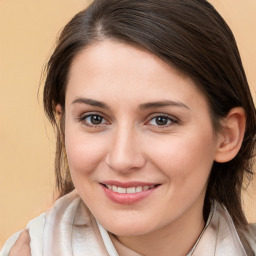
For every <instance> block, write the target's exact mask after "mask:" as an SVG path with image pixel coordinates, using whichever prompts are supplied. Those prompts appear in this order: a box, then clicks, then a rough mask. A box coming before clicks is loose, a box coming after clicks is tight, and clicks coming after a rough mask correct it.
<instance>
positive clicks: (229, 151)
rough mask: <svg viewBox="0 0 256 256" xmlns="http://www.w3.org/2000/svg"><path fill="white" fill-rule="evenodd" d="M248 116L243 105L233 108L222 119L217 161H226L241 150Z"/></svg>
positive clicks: (216, 154)
mask: <svg viewBox="0 0 256 256" xmlns="http://www.w3.org/2000/svg"><path fill="white" fill-rule="evenodd" d="M245 125H246V116H245V112H244V109H243V108H241V107H236V108H232V109H231V110H230V112H229V113H228V115H227V116H226V117H225V118H224V119H223V120H222V121H221V126H222V129H221V133H220V134H219V137H218V144H217V149H216V153H215V161H216V162H219V163H225V162H228V161H230V160H232V159H233V158H234V157H235V156H236V155H237V153H238V152H239V150H240V148H241V145H242V142H243V138H244V133H245Z"/></svg>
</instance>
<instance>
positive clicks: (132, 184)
mask: <svg viewBox="0 0 256 256" xmlns="http://www.w3.org/2000/svg"><path fill="white" fill-rule="evenodd" d="M100 183H101V184H103V185H114V186H117V187H122V188H131V187H139V186H142V187H144V186H152V185H159V183H152V182H144V181H143V182H141V181H129V182H121V181H115V180H108V181H102V182H100Z"/></svg>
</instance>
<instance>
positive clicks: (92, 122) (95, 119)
mask: <svg viewBox="0 0 256 256" xmlns="http://www.w3.org/2000/svg"><path fill="white" fill-rule="evenodd" d="M81 121H83V122H84V123H85V124H86V125H88V126H97V125H101V124H105V123H107V121H106V120H105V119H104V118H103V117H102V116H100V115H94V114H91V115H86V116H84V117H82V118H81Z"/></svg>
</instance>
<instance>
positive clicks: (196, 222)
mask: <svg viewBox="0 0 256 256" xmlns="http://www.w3.org/2000/svg"><path fill="white" fill-rule="evenodd" d="M198 209H199V207H198V206H197V207H192V208H191V209H190V210H189V211H187V212H186V213H185V214H183V216H181V217H180V218H179V219H177V220H176V221H174V222H173V223H171V224H169V225H168V226H165V227H163V228H161V229H159V230H156V231H153V232H151V233H148V234H145V235H141V236H132V237H131V236H129V237H117V239H118V240H119V241H120V242H121V243H122V244H123V245H124V246H126V247H128V248H130V249H132V250H133V251H135V252H137V253H139V254H141V255H146V256H155V255H158V256H170V255H175V256H185V255H187V254H188V253H189V251H190V250H191V249H192V247H193V246H194V244H195V243H196V241H197V239H198V237H199V236H200V234H201V232H202V230H203V228H204V225H205V222H204V218H203V205H202V207H201V208H200V210H198ZM170 252H171V254H170Z"/></svg>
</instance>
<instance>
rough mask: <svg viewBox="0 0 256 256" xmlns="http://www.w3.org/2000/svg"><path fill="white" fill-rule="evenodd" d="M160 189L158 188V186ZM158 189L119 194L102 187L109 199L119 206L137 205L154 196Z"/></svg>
mask: <svg viewBox="0 0 256 256" xmlns="http://www.w3.org/2000/svg"><path fill="white" fill-rule="evenodd" d="M157 187H158V186H157ZM157 187H154V188H151V189H148V190H144V191H141V192H138V193H124V194H121V193H117V192H114V191H113V190H111V189H108V188H106V187H105V186H103V185H102V188H103V189H104V191H105V193H106V195H107V197H108V198H110V199H111V200H112V201H113V202H115V203H118V204H126V205H127V204H128V205H129V204H135V203H137V202H139V201H141V200H143V199H145V198H146V197H148V196H149V195H150V194H152V193H153V192H154V191H155V190H156V189H157Z"/></svg>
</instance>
